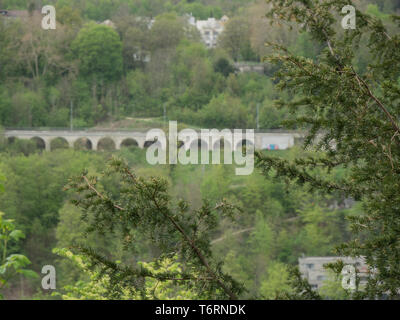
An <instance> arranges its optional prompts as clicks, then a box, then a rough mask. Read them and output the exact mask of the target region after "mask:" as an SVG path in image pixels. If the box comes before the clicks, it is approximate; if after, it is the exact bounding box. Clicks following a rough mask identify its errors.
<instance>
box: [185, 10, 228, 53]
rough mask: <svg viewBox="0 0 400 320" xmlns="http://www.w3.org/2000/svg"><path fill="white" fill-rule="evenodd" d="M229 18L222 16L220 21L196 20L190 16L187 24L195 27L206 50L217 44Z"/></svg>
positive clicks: (209, 19)
mask: <svg viewBox="0 0 400 320" xmlns="http://www.w3.org/2000/svg"><path fill="white" fill-rule="evenodd" d="M228 20H229V18H228V17H227V16H223V17H222V18H221V20H217V19H215V18H208V19H207V20H197V21H196V19H195V18H194V17H193V16H192V15H190V16H189V17H188V22H189V24H190V25H192V26H195V27H196V28H197V30H199V32H200V34H201V38H202V39H203V41H204V43H205V44H206V46H207V47H208V48H215V47H216V46H217V43H218V38H219V36H220V35H221V33H222V32H223V31H224V29H225V24H226V23H227V22H228Z"/></svg>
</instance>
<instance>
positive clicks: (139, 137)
mask: <svg viewBox="0 0 400 320" xmlns="http://www.w3.org/2000/svg"><path fill="white" fill-rule="evenodd" d="M199 136H200V135H197V134H194V135H193V136H192V137H190V138H189V139H188V141H186V142H185V143H184V145H183V147H184V148H185V149H186V150H189V149H190V148H191V146H193V145H197V144H198V145H199V146H200V145H201V147H202V148H204V149H208V150H210V151H212V150H214V149H215V148H216V147H217V146H218V145H214V146H212V145H211V141H203V140H200V138H199ZM5 137H6V138H8V139H12V138H17V139H27V140H32V139H33V140H39V141H41V144H42V145H43V146H44V149H46V150H47V151H50V150H51V145H52V142H53V141H54V140H55V139H62V140H64V142H66V143H68V146H69V147H70V148H74V147H75V144H76V143H77V142H78V141H84V142H85V143H86V146H87V149H91V150H99V149H100V145H101V143H102V142H104V141H106V140H108V142H110V140H111V144H113V148H114V149H116V150H119V149H121V148H122V147H123V146H131V145H132V146H137V147H139V148H146V147H149V146H150V145H151V144H153V143H154V141H148V140H146V132H134V131H67V130H65V131H61V130H49V131H39V130H6V131H5ZM296 138H301V134H299V133H267V132H265V133H261V132H257V133H254V142H255V143H254V147H255V149H256V150H265V149H272V150H285V149H288V148H291V147H292V146H293V145H294V143H295V139H296ZM240 139H241V137H240V138H239V139H235V137H233V141H235V142H236V145H234V146H230V147H231V149H233V151H237V150H241V147H242V143H243V142H245V141H246V136H245V130H243V138H242V140H240ZM199 140H200V141H199ZM210 140H211V139H210ZM237 141H239V142H237ZM251 144H252V143H251ZM163 148H164V146H163Z"/></svg>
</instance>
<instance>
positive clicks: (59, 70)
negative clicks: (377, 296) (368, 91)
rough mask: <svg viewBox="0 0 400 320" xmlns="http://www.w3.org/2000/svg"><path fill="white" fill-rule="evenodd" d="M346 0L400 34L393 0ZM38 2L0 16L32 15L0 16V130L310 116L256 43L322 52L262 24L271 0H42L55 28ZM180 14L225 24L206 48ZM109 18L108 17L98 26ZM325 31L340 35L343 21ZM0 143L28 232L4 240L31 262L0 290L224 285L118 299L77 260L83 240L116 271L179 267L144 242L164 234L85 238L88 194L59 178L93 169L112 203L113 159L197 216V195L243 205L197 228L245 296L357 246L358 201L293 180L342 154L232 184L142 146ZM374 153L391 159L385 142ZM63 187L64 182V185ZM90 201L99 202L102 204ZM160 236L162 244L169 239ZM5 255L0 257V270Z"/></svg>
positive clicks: (1, 205)
mask: <svg viewBox="0 0 400 320" xmlns="http://www.w3.org/2000/svg"><path fill="white" fill-rule="evenodd" d="M355 3H356V4H357V6H358V9H360V10H362V11H363V12H366V13H368V14H369V15H371V16H373V17H377V18H379V19H381V20H382V21H383V24H384V25H385V26H386V27H387V28H388V29H389V30H390V31H393V32H398V26H396V25H395V24H394V23H393V22H392V20H390V17H389V15H390V14H394V13H397V14H399V12H400V0H376V1H372V0H371V1H370V0H357V1H355ZM42 4H43V3H42V1H31V0H0V9H7V10H27V11H28V12H30V13H31V14H30V15H29V17H28V18H26V19H24V20H19V19H9V20H7V23H3V20H2V19H3V17H1V16H0V125H1V127H2V129H1V130H3V129H4V128H36V129H39V128H69V127H70V126H72V127H73V128H94V127H102V126H106V127H107V126H110V127H111V128H113V129H121V128H122V127H124V129H126V128H129V129H135V128H137V127H138V126H140V127H141V129H143V127H146V124H143V121H145V123H149V126H150V124H151V123H156V124H163V121H164V119H169V120H177V121H178V122H179V123H182V124H184V125H186V126H192V127H197V128H198V127H201V128H243V129H245V128H253V129H256V128H258V129H260V130H264V131H268V130H271V129H283V130H288V129H302V130H307V129H310V123H308V124H307V121H306V120H307V119H306V117H307V116H309V114H307V113H306V111H304V110H303V109H302V108H301V103H302V102H300V103H298V101H301V99H302V98H304V95H302V94H300V93H298V92H296V90H285V89H286V88H285V85H282V82H280V80H279V79H278V78H277V77H275V76H274V74H275V72H276V71H278V70H279V67H280V62H279V63H278V64H277V65H276V64H273V63H271V61H268V62H267V61H265V60H264V57H266V56H268V55H270V54H271V53H272V49H271V47H268V46H265V43H266V42H276V43H279V44H281V45H282V46H286V47H288V48H289V49H290V52H291V54H293V55H294V56H296V57H303V58H304V59H307V60H305V61H308V62H310V61H311V62H312V61H315V62H316V61H317V60H318V59H319V57H320V56H321V55H322V54H323V53H324V52H325V51H326V50H327V48H326V45H321V44H320V43H318V42H317V41H316V40H315V39H313V38H312V35H311V34H310V33H308V32H304V31H303V30H301V29H300V27H299V26H298V25H296V24H295V23H294V22H293V23H292V22H288V23H287V24H286V25H278V24H271V23H270V22H272V21H271V18H270V17H266V15H265V14H266V13H267V12H268V10H269V9H270V4H267V3H266V2H265V1H257V0H201V1H189V0H184V1H179V0H170V1H162V0H85V1H78V0H68V1H66V0H58V1H48V2H46V4H53V5H54V6H55V8H56V10H57V29H56V30H51V32H49V31H46V30H43V29H42V28H41V26H40V18H38V16H37V15H35V13H34V12H35V11H36V10H40V8H41V7H42ZM187 15H193V16H194V17H195V18H196V19H200V20H206V19H208V18H211V17H214V18H217V19H220V18H221V17H223V16H224V15H226V16H228V17H229V20H228V22H227V24H226V26H225V30H224V32H223V33H222V34H221V35H220V38H219V41H218V46H217V47H216V48H212V49H209V48H207V46H206V45H205V44H204V43H203V41H202V39H201V36H200V34H199V32H198V30H197V29H196V28H194V27H193V26H191V25H190V24H189V23H188V20H187V17H188V16H187ZM153 18H154V21H153V24H152V26H151V28H150V27H149V21H151V19H153ZM106 20H110V21H112V24H113V26H110V25H109V24H108V25H107V24H103V22H104V21H106ZM4 21H5V20H4ZM335 28H336V29H337V30H336V31H338V30H339V31H338V32H339V33H340V32H341V31H340V28H341V27H340V23H339V22H338V23H337V24H336V25H335ZM367 47H368V46H367V44H366V43H364V42H360V45H359V46H358V47H355V48H354V56H352V57H351V59H349V60H351V61H352V63H353V65H354V66H355V69H356V71H357V72H358V73H359V74H364V73H365V72H367V71H368V70H369V66H368V64H369V62H370V60H371V56H370V51H368V50H367ZM303 58H302V59H303ZM299 59H300V58H299ZM301 61H303V60H301ZM243 62H246V63H248V64H250V65H251V64H253V65H262V66H263V70H264V72H261V73H257V72H240V71H239V70H238V69H237V65H238V63H243ZM278 83H280V86H279V85H278V86H277V84H278ZM398 83H400V78H398ZM318 94H319V93H317V94H316V95H318ZM278 99H283V100H286V101H287V102H288V105H289V103H292V105H291V107H292V108H289V106H288V105H285V104H284V105H282V106H281V107H277V106H276V104H275V103H274V102H275V101H276V100H278ZM296 104H298V105H299V106H300V107H299V109H298V110H296V112H298V114H297V115H298V116H299V115H300V118H301V117H302V116H304V117H303V119H306V120H305V121H304V122H305V123H299V122H294V121H293V119H294V118H293V113H294V112H293V109H294V108H293V107H296V106H297V105H296ZM257 109H258V110H259V111H258V112H257ZM316 114H317V112H316ZM324 116H325V115H324ZM330 116H331V117H332V119H333V118H334V115H332V114H327V115H326V117H327V118H326V121H325V122H324V123H327V122H328V123H329V119H330V118H329V117H330ZM164 117H165V118H164ZM349 118H350V116H349ZM71 119H72V120H71ZM335 120H336V118H335ZM71 121H72V123H71ZM146 121H148V122H146ZM151 121H154V122H151ZM371 121H372V120H371ZM396 121H397V120H396ZM257 122H258V123H257ZM322 122H323V121H322ZM139 123H140V124H139ZM335 123H336V122H335ZM371 131H372V129H371ZM0 133H1V132H0ZM0 139H1V140H0V185H1V187H2V188H1V189H0V192H1V193H0V211H1V212H4V219H6V218H7V219H13V220H14V221H13V223H15V225H16V227H17V229H18V230H20V231H21V232H22V233H23V234H24V237H23V236H22V234H21V236H18V237H16V238H15V239H11V238H10V242H9V243H8V244H7V243H6V244H5V245H4V247H7V253H9V254H12V253H20V254H23V255H24V256H26V257H28V258H29V260H30V262H31V264H29V263H28V262H27V261H25V260H24V261H25V262H24V264H23V267H24V268H25V267H26V268H29V272H28V271H24V272H18V270H20V269H21V268H22V266H19V265H18V267H19V269H15V270H16V273H15V274H16V275H15V276H14V275H13V277H12V279H10V280H9V281H8V286H7V287H5V288H2V286H1V284H2V283H1V282H0V290H1V291H0V292H1V293H3V295H4V297H5V298H8V299H59V298H63V299H107V298H110V299H112V298H120V299H145V298H149V299H153V298H161V299H198V298H199V299H208V298H210V297H215V296H217V294H220V292H219V291H218V290H214V291H215V292H217V294H216V295H215V296H213V295H209V296H207V295H201V294H199V291H197V290H196V286H195V285H194V286H193V287H190V286H189V287H187V286H185V285H182V284H181V283H179V282H178V283H177V282H176V281H172V280H171V281H169V282H168V281H167V282H165V283H162V284H161V285H160V286H158V283H157V282H156V281H155V280H150V281H147V282H146V283H145V285H143V287H144V291H143V292H145V294H143V292H139V291H132V292H131V291H129V290H127V291H126V290H125V289H126V287H127V286H124V285H121V288H122V289H121V288H119V289H120V290H119V292H120V295H119V296H112V295H110V292H109V291H107V290H106V288H108V285H109V284H110V281H111V280H112V279H111V280H110V279H109V278H107V277H103V278H101V276H102V275H103V274H101V275H100V280H101V281H100V282H99V281H98V279H99V274H98V270H95V269H90V268H87V266H88V265H89V264H90V262H89V260H88V259H87V257H86V256H84V255H79V254H78V253H76V252H75V251H74V248H76V247H75V246H77V245H78V244H82V243H84V244H85V246H87V247H90V248H92V249H94V250H97V251H98V252H101V254H102V255H104V256H105V257H106V258H107V259H109V260H110V261H114V262H115V261H117V263H116V265H120V264H122V265H123V264H126V265H130V266H134V267H139V266H142V265H144V266H146V268H148V269H149V270H151V271H153V272H155V273H156V272H165V273H166V274H168V272H170V273H172V274H174V272H177V271H176V270H178V271H179V272H181V270H184V269H185V261H182V257H180V258H178V257H176V256H169V255H163V254H162V252H160V247H157V246H155V245H154V243H153V242H152V241H153V240H154V239H153V237H154V238H156V240H160V239H158V238H157V237H158V236H154V235H152V237H148V234H145V233H144V232H143V233H141V232H140V230H133V231H132V238H134V239H135V240H136V241H135V242H134V243H133V244H132V243H129V245H130V246H129V250H128V251H126V250H124V249H126V246H124V245H126V243H125V242H124V241H123V240H121V239H125V238H124V237H125V234H124V233H123V232H122V231H121V230H120V229H118V228H117V229H116V230H111V229H112V228H110V230H108V229H107V232H104V233H105V235H104V237H103V238H102V237H98V235H97V234H96V233H89V234H86V232H85V231H87V230H86V229H87V227H89V226H91V224H90V223H89V221H95V222H98V220H97V217H96V216H95V214H94V213H93V212H91V211H90V210H88V212H85V210H83V209H79V208H77V207H76V206H74V205H73V204H72V203H71V200H75V201H77V200H76V199H78V200H80V199H81V198H84V195H81V196H80V195H79V192H78V195H77V192H76V190H74V187H76V185H74V184H73V183H71V180H69V179H70V178H71V177H77V176H78V177H79V176H80V175H81V174H82V172H85V174H86V175H88V176H98V177H99V178H98V180H96V182H97V184H98V185H97V187H98V190H100V191H101V192H104V193H105V194H108V195H109V196H110V199H111V200H113V201H120V200H121V199H120V197H121V193H123V190H124V186H122V185H121V184H120V182H121V181H122V180H123V179H122V178H121V175H118V174H116V175H112V174H109V173H108V172H107V170H106V164H107V163H108V162H109V160H110V158H111V157H112V156H114V157H117V158H121V159H124V160H125V161H126V162H127V164H128V165H129V167H130V168H132V170H133V171H134V172H135V174H136V175H137V176H140V177H144V178H149V179H150V178H151V177H161V178H163V179H165V181H166V182H167V185H168V194H169V196H170V197H171V198H172V199H173V200H171V201H172V202H173V204H174V205H176V206H177V207H179V205H180V200H181V199H183V200H185V201H187V203H188V204H189V206H190V210H193V211H191V212H193V214H194V213H195V212H197V211H196V210H200V211H201V210H202V209H204V204H203V201H206V202H207V203H212V204H216V203H220V202H221V201H222V200H223V201H227V202H228V203H230V204H232V205H234V206H235V207H237V208H239V212H240V213H238V215H237V216H236V218H235V220H234V221H232V220H231V219H229V217H222V216H212V218H215V221H214V220H213V221H212V222H215V223H214V225H215V226H216V229H215V230H212V232H210V234H207V235H209V236H210V238H211V239H212V241H211V243H210V248H211V249H210V251H211V252H212V253H213V255H214V256H217V257H220V258H221V259H220V260H221V262H223V265H222V264H221V269H222V271H221V272H224V273H226V274H229V275H230V276H231V277H232V278H234V279H235V280H236V281H237V282H238V283H240V284H241V285H243V286H244V287H245V288H246V290H245V291H244V292H242V293H241V296H240V298H264V299H274V298H276V297H277V293H278V292H279V291H285V292H286V293H292V292H294V289H293V287H291V286H290V285H289V270H290V267H292V266H296V265H297V264H298V258H299V257H302V256H331V255H336V254H337V251H335V248H336V247H337V246H339V245H340V244H342V243H343V242H347V241H350V240H353V239H354V234H353V232H352V230H351V227H350V222H349V221H348V219H347V218H348V217H349V216H358V217H359V216H362V215H363V214H364V207H363V206H362V204H361V201H359V200H361V198H362V197H360V199H354V197H353V196H351V195H350V196H349V195H348V194H345V193H343V192H341V190H333V189H334V188H331V189H332V190H329V191H330V194H329V195H326V194H325V193H324V192H318V191H317V192H314V193H312V192H310V190H309V189H308V188H306V187H307V186H304V185H303V183H301V182H308V181H305V180H306V179H307V177H308V175H307V174H308V173H309V174H311V175H313V176H316V177H323V178H325V179H326V180H329V181H332V185H334V184H335V183H336V182H338V183H339V181H343V180H344V179H347V178H348V177H349V176H350V172H351V166H349V165H347V164H346V161H344V160H343V159H345V160H348V159H349V156H346V157H343V158H342V159H339V160H341V161H342V160H343V162H340V161H339V160H338V161H337V163H335V165H332V166H331V167H330V168H329V170H328V172H326V171H325V170H323V168H321V166H320V163H314V162H312V161H311V160H310V162H307V161H306V160H305V163H306V164H307V165H309V166H310V168H307V171H304V172H306V173H307V174H304V175H305V178H304V176H301V174H299V175H300V178H299V180H301V179H303V180H302V181H300V183H299V181H292V179H291V178H293V177H296V178H297V176H296V174H297V173H298V172H297V171H295V169H294V168H295V167H294V166H293V167H284V166H283V164H282V163H283V162H282V163H281V162H279V163H278V165H277V168H274V170H271V171H268V170H264V171H263V172H262V170H255V171H254V173H253V174H252V175H250V176H244V177H242V176H235V174H234V166H232V165H213V166H211V165H210V166H206V165H197V166H196V165H189V166H187V165H186V166H185V165H166V166H150V165H149V164H148V163H147V162H146V157H145V152H146V151H145V150H140V149H139V148H135V147H129V148H123V149H122V150H120V151H115V152H113V153H111V152H108V151H105V152H94V151H86V150H78V149H76V150H72V149H64V148H63V147H62V146H60V147H59V148H54V150H52V151H51V152H46V151H43V150H40V149H39V148H38V146H37V145H36V144H35V143H34V142H32V141H23V140H14V141H8V140H7V139H4V138H3V137H2V135H1V136H0ZM349 139H350V138H349ZM371 141H372V142H371V144H374V141H373V140H371ZM357 146H358V145H357V144H355V145H354V148H357ZM362 146H364V145H361V144H360V145H359V147H360V148H361V147H362ZM331 151H332V150H331ZM332 152H333V151H332ZM384 152H385V154H386V152H388V153H390V148H389V151H387V150H386V149H385V150H384ZM263 154H264V155H265V156H266V157H268V156H276V157H280V158H281V159H284V160H287V161H294V163H296V159H297V158H305V159H309V158H311V157H319V156H321V157H322V158H323V152H322V151H312V150H311V149H310V148H309V149H308V150H303V149H302V148H301V147H300V146H296V147H294V148H292V149H290V150H286V151H264V152H263ZM322 163H323V164H326V163H325V162H323V161H322ZM296 164H298V163H296ZM302 164H304V163H302ZM279 165H281V167H279ZM392 165H393V164H392ZM266 166H267V167H268V166H270V163H267V165H266ZM282 168H283V169H282ZM268 169H270V168H269V167H268ZM280 169H281V170H282V171H285V170H287V171H288V172H289V173H288V174H287V175H288V177H285V179H283V180H282V179H275V178H274V176H275V175H276V173H278V174H277V175H278V176H279V178H281V177H282V176H284V174H281V173H282V172H281V171H279V170H280ZM331 169H332V170H331ZM393 170H394V169H393ZM266 171H267V172H266ZM304 172H303V171H302V172H301V173H304ZM285 173H287V172H286V171H285ZM86 175H84V176H85V177H86ZM365 175H366V176H367V174H365ZM149 181H153V180H151V179H150V180H149ZM68 183H70V184H72V187H71V185H69V187H67V186H68ZM149 183H150V182H149ZM3 189H4V190H3ZM77 189H78V191H79V188H77ZM80 191H82V190H80ZM80 197H81V198H80ZM88 198H90V197H88ZM103 200H104V199H103ZM123 200H124V199H122V200H121V201H123ZM78 202H79V201H78ZM99 203H100V204H99ZM97 205H100V206H102V205H104V204H102V203H101V200H99V202H98V203H97ZM93 207H95V205H93V206H92V207H90V208H91V209H93ZM104 207H106V205H104ZM187 210H189V209H187ZM85 213H87V214H89V217H88V220H84V219H81V218H82V217H81V216H82V214H83V216H85ZM1 217H2V216H0V219H1ZM86 218H87V217H86ZM99 220H101V218H99ZM103 222H104V221H102V220H101V221H100V222H99V223H103ZM1 225H2V220H0V226H1ZM0 231H1V228H0ZM108 231H110V232H108ZM161 231H165V230H161ZM202 232H204V233H205V234H206V233H207V232H206V231H202ZM18 234H19V233H18ZM160 234H161V235H162V233H160ZM363 236H364V235H362V237H363ZM160 237H161V238H162V236H160ZM128 240H129V239H128ZM128 240H127V242H129V241H128ZM161 240H163V239H161ZM161 240H160V241H161ZM167 240H168V239H167ZM167 240H166V243H167V244H166V246H167V245H170V242H173V241H175V239H172V240H171V241H169V240H168V241H167ZM201 240H202V239H201ZM200 242H201V241H200ZM204 242H206V241H205V240H204ZM2 245H3V244H2V243H0V248H3V247H2ZM205 251H207V250H205ZM185 254H186V253H185ZM187 255H189V254H187ZM7 256H8V254H7ZM21 259H22V258H21ZM5 260H6V257H5V255H4V257H2V258H0V267H1V266H2V264H4V263H6V261H5ZM155 260H156V261H157V263H154V261H155ZM44 265H54V266H55V267H56V269H57V290H56V292H55V293H53V294H52V293H49V292H48V291H44V290H42V288H41V286H40V279H39V278H38V277H34V275H32V272H31V270H33V271H34V272H36V273H37V274H40V272H41V268H42V266H44ZM218 267H219V265H218ZM218 267H216V269H218ZM218 270H219V269H218ZM1 274H2V273H1V272H0V280H2V278H1ZM25 274H28V275H30V276H31V277H25ZM195 275H196V274H195ZM332 279H333V278H332ZM328 282H329V281H328ZM328 282H327V285H326V288H325V289H324V290H323V291H321V295H322V297H324V298H329V299H341V298H348V297H349V294H348V292H346V291H345V290H343V289H342V288H341V286H340V283H339V282H338V281H333V280H332V281H330V282H329V283H328ZM4 283H5V281H4ZM114 289H115V288H114ZM210 290H211V289H210ZM217 297H220V296H217Z"/></svg>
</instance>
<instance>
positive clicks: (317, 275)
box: [299, 257, 368, 290]
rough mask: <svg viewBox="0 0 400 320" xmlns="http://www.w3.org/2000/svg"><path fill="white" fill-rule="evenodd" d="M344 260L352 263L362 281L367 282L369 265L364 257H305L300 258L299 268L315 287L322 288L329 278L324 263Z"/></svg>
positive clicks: (345, 263) (348, 263)
mask: <svg viewBox="0 0 400 320" xmlns="http://www.w3.org/2000/svg"><path fill="white" fill-rule="evenodd" d="M338 260H341V261H343V263H344V265H352V266H354V268H355V269H356V270H357V272H358V277H359V278H360V283H361V284H365V283H366V279H367V274H368V267H367V265H366V264H365V261H364V259H362V258H358V259H355V258H351V257H303V258H299V269H300V272H301V275H302V276H303V278H305V279H307V281H308V283H309V284H310V285H311V288H313V289H316V290H317V289H320V288H321V287H322V286H323V284H324V281H325V280H327V279H328V275H327V270H326V268H324V265H326V264H328V263H335V262H337V261H338Z"/></svg>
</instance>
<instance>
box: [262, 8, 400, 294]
mask: <svg viewBox="0 0 400 320" xmlns="http://www.w3.org/2000/svg"><path fill="white" fill-rule="evenodd" d="M268 2H269V3H270V4H272V9H271V11H270V12H269V14H268V16H269V17H270V18H278V19H280V20H284V21H286V22H290V23H293V21H295V22H297V23H300V24H301V27H302V29H303V30H304V31H306V32H309V34H310V35H311V36H312V38H313V39H314V41H316V42H318V43H320V44H322V45H323V46H324V49H323V50H322V52H321V54H320V55H319V56H318V57H317V58H316V59H314V60H311V59H307V58H304V57H301V56H296V55H294V54H292V53H291V52H290V51H289V50H288V49H286V48H284V47H282V46H279V45H273V46H274V48H275V49H276V54H275V55H274V56H272V57H270V58H268V60H269V61H271V62H274V63H277V64H279V65H280V66H281V68H280V70H279V71H278V72H277V78H278V79H279V80H280V82H279V83H278V87H279V88H280V89H282V90H283V89H284V90H288V91H289V92H290V93H291V95H292V96H295V97H297V98H296V99H294V100H292V101H291V102H284V101H281V102H280V104H286V105H288V106H289V107H290V109H291V110H292V112H293V113H294V114H295V115H297V118H296V120H294V121H293V122H292V124H293V123H295V124H297V125H299V126H302V127H304V128H306V129H307V132H308V133H307V137H306V139H305V147H309V148H314V149H317V150H319V151H321V152H322V153H318V155H316V156H314V157H311V156H310V157H307V158H297V159H295V160H294V161H288V160H283V159H280V158H278V157H270V156H266V155H263V154H261V153H258V154H257V164H258V167H259V168H261V169H262V170H263V172H264V174H266V175H268V174H270V173H273V174H274V175H275V176H276V177H281V178H284V179H286V180H287V181H295V182H297V183H298V184H301V185H306V186H307V187H309V188H310V190H313V191H315V190H317V191H319V192H326V193H336V194H340V195H341V196H342V197H343V198H345V197H352V198H353V199H355V200H358V201H362V203H363V213H362V214H361V215H356V216H352V217H351V218H350V220H351V222H352V231H354V232H355V234H356V235H357V237H356V238H355V239H354V241H351V242H349V243H346V244H344V245H342V246H340V247H338V248H337V250H338V253H339V254H342V255H350V256H364V257H365V259H366V263H367V264H368V266H369V271H370V276H369V280H368V285H367V286H366V288H365V290H364V291H363V292H358V293H356V294H355V295H354V296H353V297H356V298H366V297H367V298H371V299H375V298H380V297H382V296H383V295H387V296H389V297H390V298H396V297H398V294H399V289H400V276H399V274H400V264H399V261H400V260H399V259H400V237H399V234H400V217H399V208H400V193H399V181H400V167H399V163H400V128H399V121H398V117H399V114H400V104H399V101H400V85H399V76H400V51H399V50H398V48H399V46H400V33H399V32H398V30H399V29H397V33H396V30H391V31H388V30H387V28H386V27H385V25H384V23H383V22H382V21H381V20H379V19H378V18H376V17H373V16H370V15H367V14H363V13H362V12H360V11H358V10H356V16H357V20H356V21H357V27H356V29H355V30H351V29H349V30H345V31H343V30H342V29H341V27H340V22H341V19H342V17H341V16H340V15H339V14H340V13H341V10H342V8H343V7H344V6H345V5H349V4H350V5H351V4H352V3H351V1H348V0H335V1H319V0H269V1H268ZM391 18H392V19H393V21H395V22H396V23H397V24H399V22H400V17H399V16H392V17H391ZM362 41H367V42H368V50H369V51H370V53H371V57H372V60H371V61H370V64H369V67H368V68H367V70H366V71H365V72H364V73H360V72H359V71H358V70H357V68H356V67H355V66H354V64H353V63H354V60H353V59H354V57H355V49H357V48H358V47H359V45H360V43H361V42H362ZM340 167H346V168H347V169H348V174H346V175H345V176H343V177H342V178H341V179H340V180H339V181H333V180H331V179H329V178H328V177H329V176H328V175H327V174H326V175H325V174H324V172H326V173H329V172H330V171H331V170H332V169H333V168H340ZM315 168H319V171H318V172H319V174H315V171H313V169H315ZM321 170H322V171H321ZM336 271H338V272H340V270H339V269H337V270H336ZM308 297H309V298H315V297H314V296H313V295H308Z"/></svg>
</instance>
